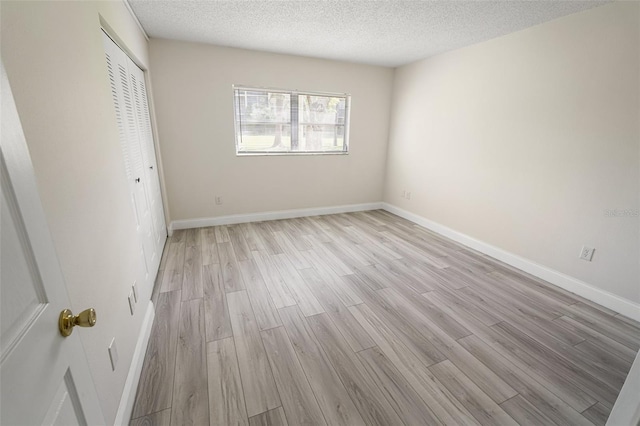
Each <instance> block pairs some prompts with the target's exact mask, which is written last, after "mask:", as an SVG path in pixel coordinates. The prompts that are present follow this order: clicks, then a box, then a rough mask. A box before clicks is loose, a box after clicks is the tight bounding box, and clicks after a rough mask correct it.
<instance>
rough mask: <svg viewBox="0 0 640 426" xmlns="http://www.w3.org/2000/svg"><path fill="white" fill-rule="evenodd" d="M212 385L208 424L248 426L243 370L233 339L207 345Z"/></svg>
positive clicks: (209, 374)
mask: <svg viewBox="0 0 640 426" xmlns="http://www.w3.org/2000/svg"><path fill="white" fill-rule="evenodd" d="M207 370H208V384H209V424H210V425H211V426H247V425H248V424H249V420H248V418H247V409H246V407H245V402H244V393H243V391H242V383H241V382H240V370H239V368H238V360H237V356H236V347H235V344H234V343H233V338H231V337H228V338H226V339H221V340H216V341H214V342H209V343H208V344H207Z"/></svg>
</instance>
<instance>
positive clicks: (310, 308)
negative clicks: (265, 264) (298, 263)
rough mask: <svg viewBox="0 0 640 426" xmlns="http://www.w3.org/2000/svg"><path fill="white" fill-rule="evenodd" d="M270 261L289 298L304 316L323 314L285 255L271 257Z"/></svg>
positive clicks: (321, 308)
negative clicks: (280, 278) (287, 291)
mask: <svg viewBox="0 0 640 426" xmlns="http://www.w3.org/2000/svg"><path fill="white" fill-rule="evenodd" d="M271 260H273V263H274V264H275V266H276V268H277V269H278V272H279V273H280V275H281V276H282V279H283V280H284V282H285V283H286V285H287V288H288V289H289V290H290V291H291V296H292V297H293V299H294V300H295V301H296V304H297V305H298V306H299V307H300V310H301V311H302V313H303V314H304V315H305V316H310V315H316V314H319V313H322V312H324V308H323V307H322V305H321V304H320V302H319V301H318V299H317V298H316V296H315V295H314V294H313V292H312V291H311V290H310V289H309V287H308V285H307V283H306V282H305V281H304V280H303V279H302V276H301V275H300V273H299V272H298V270H297V269H296V268H295V267H294V266H293V264H292V263H291V261H290V260H289V257H288V256H287V255H286V254H284V253H283V254H276V255H273V256H271Z"/></svg>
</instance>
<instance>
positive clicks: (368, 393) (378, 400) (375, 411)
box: [307, 314, 401, 426]
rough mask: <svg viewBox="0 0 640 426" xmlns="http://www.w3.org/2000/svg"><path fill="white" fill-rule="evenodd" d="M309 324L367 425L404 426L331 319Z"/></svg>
mask: <svg viewBox="0 0 640 426" xmlns="http://www.w3.org/2000/svg"><path fill="white" fill-rule="evenodd" d="M307 321H308V322H309V325H310V327H311V329H312V330H313V332H314V334H315V335H316V337H317V339H318V341H319V342H320V345H321V346H322V347H323V349H324V351H325V353H326V354H327V357H328V358H329V360H330V362H331V364H332V365H333V368H334V369H335V371H336V373H337V374H338V376H339V377H340V379H341V380H342V383H343V384H344V385H345V387H346V389H347V392H348V393H349V395H350V396H351V400H352V401H353V403H354V404H355V405H356V407H357V408H358V411H359V412H360V415H361V416H362V418H363V419H364V420H365V422H366V423H367V424H369V425H381V426H382V425H392V424H400V423H401V421H400V419H399V418H398V415H397V414H396V412H395V411H394V410H393V408H392V407H391V405H389V402H388V401H387V400H386V398H385V397H384V396H383V394H382V392H381V390H380V389H379V388H378V387H377V386H376V384H375V382H374V381H373V379H371V377H370V376H369V374H368V373H367V372H366V370H365V369H364V367H363V366H362V364H361V363H360V360H359V359H358V358H357V356H356V354H355V353H353V351H351V348H349V345H348V344H347V343H346V341H345V340H344V339H343V338H342V336H341V335H340V332H339V331H338V330H337V329H336V328H335V326H334V325H333V324H332V323H331V320H330V319H329V317H328V315H327V314H319V315H314V316H311V317H307Z"/></svg>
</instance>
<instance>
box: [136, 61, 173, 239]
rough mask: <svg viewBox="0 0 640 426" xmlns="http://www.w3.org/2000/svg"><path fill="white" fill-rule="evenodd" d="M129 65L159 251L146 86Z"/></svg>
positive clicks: (160, 217) (159, 214)
mask: <svg viewBox="0 0 640 426" xmlns="http://www.w3.org/2000/svg"><path fill="white" fill-rule="evenodd" d="M130 65H131V66H130V67H129V76H130V80H131V82H132V84H133V88H134V99H135V106H136V117H137V120H138V121H137V123H138V134H139V136H140V148H141V150H142V164H143V167H144V173H145V176H146V179H145V180H144V184H145V188H146V190H147V199H148V202H149V210H150V211H151V221H152V223H153V231H154V238H155V239H156V243H155V244H156V247H158V250H159V251H161V250H162V247H163V246H164V241H165V239H166V237H167V230H166V226H165V221H164V210H163V206H162V193H161V191H160V178H159V175H158V166H157V161H156V154H155V148H154V144H153V133H152V130H151V118H150V116H149V104H148V103H147V88H146V84H145V81H144V72H143V71H142V70H141V69H140V68H138V66H137V65H135V64H134V63H133V62H131V64H130Z"/></svg>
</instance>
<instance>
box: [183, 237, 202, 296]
mask: <svg viewBox="0 0 640 426" xmlns="http://www.w3.org/2000/svg"><path fill="white" fill-rule="evenodd" d="M202 296H203V286H202V253H201V248H200V244H198V245H188V246H186V249H185V257H184V273H183V276H182V300H190V299H199V298H202Z"/></svg>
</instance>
